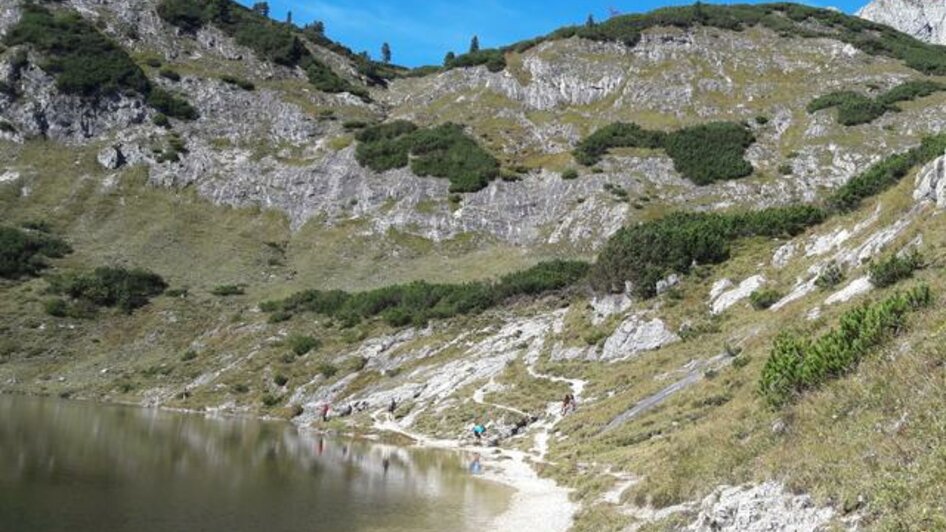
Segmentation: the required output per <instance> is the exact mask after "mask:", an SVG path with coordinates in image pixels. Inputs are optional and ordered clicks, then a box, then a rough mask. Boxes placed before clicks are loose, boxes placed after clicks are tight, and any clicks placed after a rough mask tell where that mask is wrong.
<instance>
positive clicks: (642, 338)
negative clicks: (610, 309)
mask: <svg viewBox="0 0 946 532" xmlns="http://www.w3.org/2000/svg"><path fill="white" fill-rule="evenodd" d="M679 340H680V337H679V336H677V335H676V334H674V333H673V332H672V331H670V330H669V329H668V328H667V326H666V324H664V322H663V320H661V319H659V318H654V319H651V320H647V319H646V318H643V317H641V316H638V315H636V314H635V315H632V316H630V317H629V318H627V319H626V320H624V322H623V323H621V325H619V326H618V329H617V330H616V331H614V334H612V335H611V336H610V337H609V338H608V339H607V340H605V342H604V348H603V349H602V352H601V356H600V358H601V360H624V359H628V358H631V357H634V356H636V355H638V354H639V353H642V352H644V351H650V350H653V349H657V348H659V347H662V346H664V345H667V344H671V343H673V342H677V341H679Z"/></svg>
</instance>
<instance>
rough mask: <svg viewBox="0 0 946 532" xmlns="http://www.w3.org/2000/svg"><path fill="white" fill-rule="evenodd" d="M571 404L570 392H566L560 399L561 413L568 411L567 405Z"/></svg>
mask: <svg viewBox="0 0 946 532" xmlns="http://www.w3.org/2000/svg"><path fill="white" fill-rule="evenodd" d="M571 404H572V394H570V393H566V394H565V398H564V399H562V415H563V416H564V415H565V414H567V413H568V407H569V406H571Z"/></svg>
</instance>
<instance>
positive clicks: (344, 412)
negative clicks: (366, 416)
mask: <svg viewBox="0 0 946 532" xmlns="http://www.w3.org/2000/svg"><path fill="white" fill-rule="evenodd" d="M354 410H355V407H353V406H352V405H351V403H348V406H346V407H345V408H344V409H343V410H342V411H341V413H339V416H341V417H348V416H350V415H351V413H352V412H353V411H354Z"/></svg>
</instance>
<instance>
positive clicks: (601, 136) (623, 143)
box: [574, 122, 666, 166]
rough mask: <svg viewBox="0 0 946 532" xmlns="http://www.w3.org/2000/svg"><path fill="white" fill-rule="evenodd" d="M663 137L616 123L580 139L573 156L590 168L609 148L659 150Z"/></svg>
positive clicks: (635, 125)
mask: <svg viewBox="0 0 946 532" xmlns="http://www.w3.org/2000/svg"><path fill="white" fill-rule="evenodd" d="M665 136H666V134H665V133H663V132H660V131H648V130H646V129H643V128H641V127H640V126H638V125H637V124H628V123H623V122H616V123H614V124H610V125H608V126H605V127H603V128H601V129H598V130H597V131H595V132H594V133H592V134H591V135H589V136H588V137H586V138H584V139H582V141H581V142H579V143H578V146H577V147H576V148H575V151H574V156H575V160H576V161H578V162H579V163H580V164H582V165H584V166H592V165H594V164H597V163H598V161H600V160H601V157H603V156H604V155H605V154H606V153H608V150H610V149H611V148H620V147H627V148H650V149H657V148H661V147H663V144H664V138H665Z"/></svg>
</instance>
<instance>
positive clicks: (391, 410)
mask: <svg viewBox="0 0 946 532" xmlns="http://www.w3.org/2000/svg"><path fill="white" fill-rule="evenodd" d="M395 410H397V401H396V400H395V399H394V398H393V397H392V398H391V404H390V405H388V414H391V415H392V416H393V415H394V411H395Z"/></svg>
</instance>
